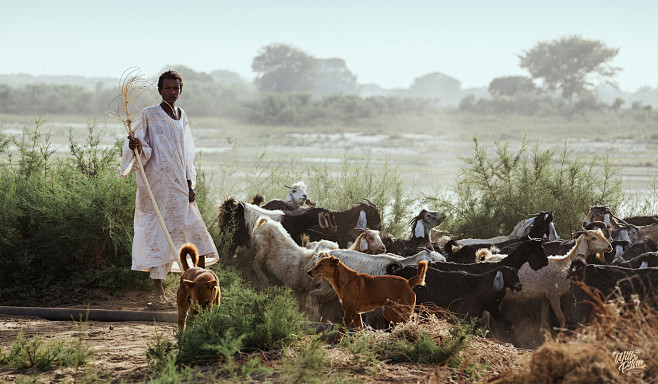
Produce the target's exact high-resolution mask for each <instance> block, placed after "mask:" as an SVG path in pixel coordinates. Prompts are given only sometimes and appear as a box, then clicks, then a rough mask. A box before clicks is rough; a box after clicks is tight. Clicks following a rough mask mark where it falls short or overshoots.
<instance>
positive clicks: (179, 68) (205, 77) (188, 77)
mask: <svg viewBox="0 0 658 384" xmlns="http://www.w3.org/2000/svg"><path fill="white" fill-rule="evenodd" d="M169 69H173V70H174V71H176V72H178V73H180V75H181V76H182V77H183V88H185V84H187V83H189V82H192V81H201V82H204V83H207V82H212V81H213V80H212V76H210V75H209V74H207V73H205V72H197V71H195V70H193V69H191V68H189V67H186V66H184V65H171V66H168V67H165V68H163V69H162V72H164V71H167V70H169ZM159 75H160V74H159V73H158V76H159Z"/></svg>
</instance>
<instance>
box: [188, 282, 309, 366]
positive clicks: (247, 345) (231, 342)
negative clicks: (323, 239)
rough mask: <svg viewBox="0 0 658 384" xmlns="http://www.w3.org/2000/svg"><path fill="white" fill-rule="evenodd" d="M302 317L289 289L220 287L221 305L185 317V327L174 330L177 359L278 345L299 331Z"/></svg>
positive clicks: (207, 357) (214, 356) (190, 360)
mask: <svg viewBox="0 0 658 384" xmlns="http://www.w3.org/2000/svg"><path fill="white" fill-rule="evenodd" d="M306 320H307V319H306V317H305V315H304V314H302V313H301V312H300V311H299V309H298V308H297V303H296V301H295V299H294V298H293V296H292V293H291V291H290V290H289V289H282V288H270V289H268V290H267V291H265V292H264V293H263V294H258V293H256V292H255V291H254V290H252V289H251V288H248V287H245V286H243V285H242V284H239V283H238V284H234V285H231V286H229V287H227V288H223V287H222V301H221V305H220V306H219V307H213V308H211V309H210V310H208V311H204V312H202V313H201V314H200V315H199V316H196V317H194V318H190V319H188V326H187V328H185V329H184V330H183V331H181V332H178V333H177V335H176V338H177V348H178V362H179V363H183V364H188V363H193V362H199V361H207V360H216V359H217V358H218V357H219V356H227V355H228V356H232V355H233V354H235V353H237V352H238V351H240V350H245V349H253V348H257V349H272V348H277V347H281V346H282V345H283V343H286V342H288V341H291V340H293V339H295V338H296V337H297V336H298V335H300V334H301V333H302V331H303V323H304V322H305V321H306Z"/></svg>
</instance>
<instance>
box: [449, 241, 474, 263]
mask: <svg viewBox="0 0 658 384" xmlns="http://www.w3.org/2000/svg"><path fill="white" fill-rule="evenodd" d="M477 250H478V248H475V247H474V246H472V245H459V244H458V243H457V242H456V241H455V240H453V239H450V240H448V241H447V242H446V243H445V244H443V246H442V247H441V253H442V254H443V256H445V258H446V260H447V261H448V262H451V263H459V264H472V263H475V262H476V260H475V252H477Z"/></svg>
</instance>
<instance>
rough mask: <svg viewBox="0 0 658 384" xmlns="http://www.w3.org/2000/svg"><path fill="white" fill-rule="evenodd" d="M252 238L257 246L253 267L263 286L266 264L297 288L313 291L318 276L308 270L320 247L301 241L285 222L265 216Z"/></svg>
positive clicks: (312, 264)
mask: <svg viewBox="0 0 658 384" xmlns="http://www.w3.org/2000/svg"><path fill="white" fill-rule="evenodd" d="M251 238H252V242H253V245H254V246H255V248H256V255H255V256H254V261H253V267H254V271H255V272H256V275H257V276H258V279H259V280H260V282H261V284H262V285H263V286H266V285H267V282H268V281H267V276H266V275H265V273H264V272H263V267H265V268H267V270H268V271H269V272H270V273H271V274H272V275H274V276H275V277H276V278H277V279H279V280H281V281H282V282H283V283H284V284H285V285H287V286H289V287H290V288H292V289H293V290H296V291H310V290H311V289H314V288H316V287H317V285H318V282H317V280H315V279H312V278H311V277H309V276H308V275H307V274H306V272H307V271H308V270H309V269H311V268H312V267H313V266H314V265H315V262H316V257H315V254H316V250H315V249H309V248H305V247H301V246H299V245H297V243H295V241H294V240H293V239H292V237H290V234H289V233H288V232H287V231H286V230H285V228H283V226H282V225H281V223H279V222H277V221H275V220H273V219H271V218H270V217H267V216H261V217H260V218H259V219H258V222H257V223H256V226H255V227H254V230H253V232H252V236H251Z"/></svg>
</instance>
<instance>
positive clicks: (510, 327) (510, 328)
mask: <svg viewBox="0 0 658 384" xmlns="http://www.w3.org/2000/svg"><path fill="white" fill-rule="evenodd" d="M487 311H489V314H490V315H491V316H492V317H493V318H494V319H495V320H496V321H500V322H502V323H503V325H504V326H505V328H506V329H507V333H509V334H510V337H511V338H512V344H514V345H515V346H519V345H520V343H519V339H518V338H517V336H516V329H515V328H514V323H512V322H511V321H510V320H509V319H508V318H507V317H505V315H503V313H502V312H501V311H500V309H499V308H498V306H497V305H495V306H492V307H491V308H487Z"/></svg>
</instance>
